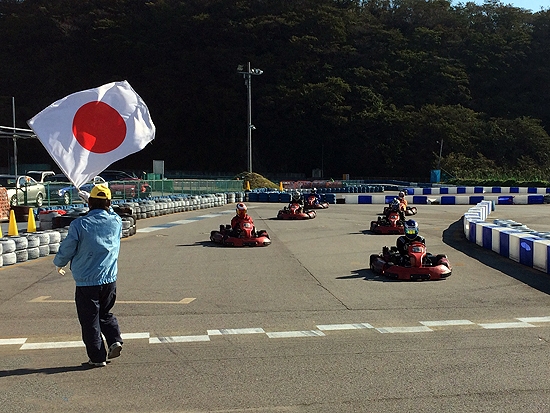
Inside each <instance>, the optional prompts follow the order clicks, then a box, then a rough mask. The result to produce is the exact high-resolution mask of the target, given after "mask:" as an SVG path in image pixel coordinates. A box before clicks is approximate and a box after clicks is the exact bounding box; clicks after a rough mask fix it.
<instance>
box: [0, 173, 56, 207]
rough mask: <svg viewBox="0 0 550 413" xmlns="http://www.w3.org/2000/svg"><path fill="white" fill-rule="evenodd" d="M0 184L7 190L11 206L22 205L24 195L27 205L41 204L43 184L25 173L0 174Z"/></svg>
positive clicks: (42, 200) (43, 191)
mask: <svg viewBox="0 0 550 413" xmlns="http://www.w3.org/2000/svg"><path fill="white" fill-rule="evenodd" d="M0 186H3V187H4V188H6V190H7V191H8V199H9V200H10V205H11V206H16V205H24V204H25V196H26V199H27V202H26V204H27V205H32V204H34V205H36V206H37V207H40V206H42V204H43V203H44V196H45V193H46V189H45V187H44V185H43V184H41V183H40V182H36V181H35V180H34V179H33V178H31V177H30V176H27V175H20V176H15V175H0Z"/></svg>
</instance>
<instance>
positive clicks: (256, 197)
mask: <svg viewBox="0 0 550 413" xmlns="http://www.w3.org/2000/svg"><path fill="white" fill-rule="evenodd" d="M263 189H265V188H263ZM318 192H319V193H320V192H321V191H318ZM320 195H321V202H326V203H328V204H335V203H336V194H333V193H320ZM290 197H291V195H290V193H288V192H280V191H271V192H267V191H257V190H253V191H250V192H247V193H246V197H245V199H244V201H246V202H280V203H284V204H288V203H289V202H290ZM237 202H241V201H237Z"/></svg>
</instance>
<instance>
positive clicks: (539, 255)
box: [464, 201, 550, 274]
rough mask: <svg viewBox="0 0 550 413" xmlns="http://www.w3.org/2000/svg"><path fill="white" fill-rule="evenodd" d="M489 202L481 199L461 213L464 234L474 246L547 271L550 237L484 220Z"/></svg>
mask: <svg viewBox="0 0 550 413" xmlns="http://www.w3.org/2000/svg"><path fill="white" fill-rule="evenodd" d="M492 210H493V204H492V202H488V201H482V202H480V203H479V204H477V205H476V206H475V207H473V208H470V209H469V210H468V212H466V213H465V214H464V235H465V236H466V238H467V239H468V240H469V241H471V242H475V243H476V244H477V245H479V246H481V247H483V248H487V249H491V250H493V251H494V252H496V253H498V254H500V255H502V256H504V257H507V258H510V259H512V260H514V261H517V262H519V263H520V264H524V265H527V266H529V267H532V268H535V269H537V270H540V271H544V272H545V273H547V274H550V239H545V238H541V237H538V236H536V235H533V233H532V231H531V230H528V229H527V231H531V232H527V231H525V230H518V229H514V228H509V227H503V226H499V225H495V224H492V223H489V222H486V221H485V220H486V219H487V216H488V215H489V214H490V212H491V211H492Z"/></svg>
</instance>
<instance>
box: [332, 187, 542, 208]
mask: <svg viewBox="0 0 550 413" xmlns="http://www.w3.org/2000/svg"><path fill="white" fill-rule="evenodd" d="M417 189H418V188H417ZM424 189H443V188H424ZM453 189H457V188H453ZM471 189H473V188H471ZM521 189H528V188H521ZM534 189H537V188H534ZM539 189H540V188H539ZM544 189H545V190H546V188H544ZM469 193H471V192H469ZM395 197H396V196H395V195H384V194H376V195H366V194H342V195H340V196H339V198H340V199H341V198H343V199H344V203H346V204H387V203H389V202H391V201H392V199H393V198H395ZM544 197H545V195H543V194H536V195H535V194H532V195H529V194H527V193H525V194H517V195H512V194H503V195H487V194H482V195H458V194H457V195H432V194H430V195H414V194H413V195H412V196H411V193H410V192H409V194H408V196H407V200H408V202H409V205H428V204H439V205H477V204H478V203H480V202H482V201H490V202H494V203H495V204H496V205H528V204H543V203H544Z"/></svg>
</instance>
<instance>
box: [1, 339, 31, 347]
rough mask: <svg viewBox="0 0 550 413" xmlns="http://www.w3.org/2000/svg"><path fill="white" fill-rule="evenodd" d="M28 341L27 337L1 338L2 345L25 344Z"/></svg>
mask: <svg viewBox="0 0 550 413" xmlns="http://www.w3.org/2000/svg"><path fill="white" fill-rule="evenodd" d="M25 341H27V339H26V338H4V339H0V346H2V345H13V344H24V343H25Z"/></svg>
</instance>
